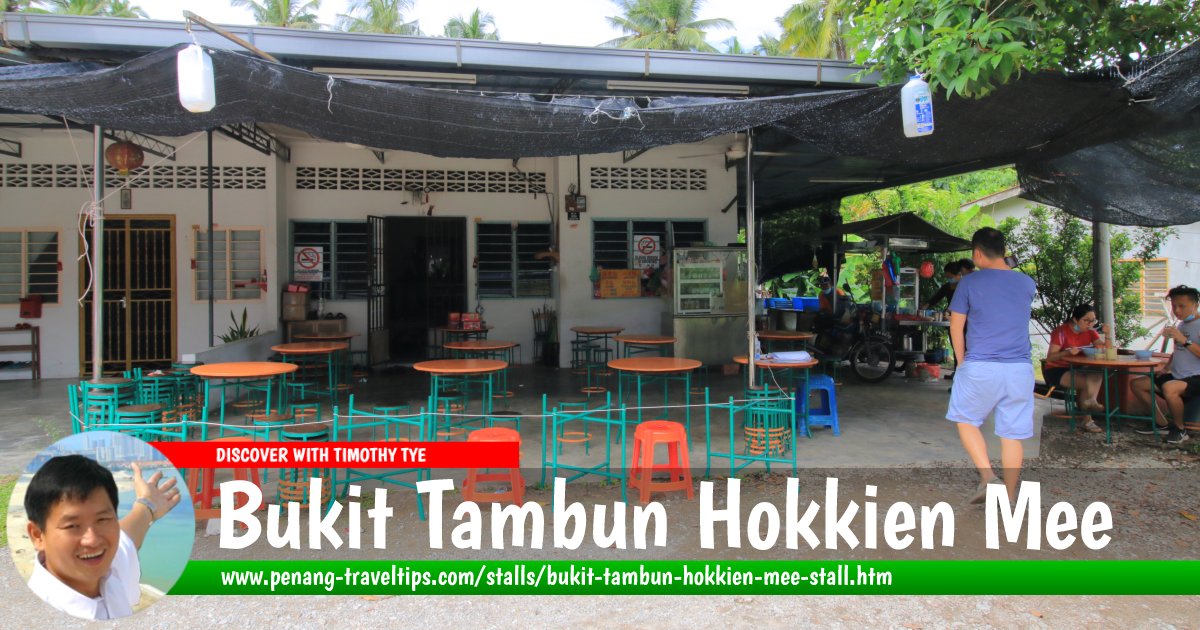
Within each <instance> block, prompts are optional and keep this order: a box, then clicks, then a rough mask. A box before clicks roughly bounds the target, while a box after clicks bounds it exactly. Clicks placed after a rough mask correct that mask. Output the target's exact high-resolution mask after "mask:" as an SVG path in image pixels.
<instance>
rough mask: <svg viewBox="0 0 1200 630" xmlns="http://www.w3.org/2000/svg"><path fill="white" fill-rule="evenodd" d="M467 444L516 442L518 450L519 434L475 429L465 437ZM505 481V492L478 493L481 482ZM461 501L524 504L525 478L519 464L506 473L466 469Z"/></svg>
mask: <svg viewBox="0 0 1200 630" xmlns="http://www.w3.org/2000/svg"><path fill="white" fill-rule="evenodd" d="M467 441H468V442H516V443H517V449H518V450H520V448H521V447H520V444H521V434H520V433H517V432H516V431H515V430H513V429H509V428H506V427H490V428H487V429H477V430H475V431H472V432H471V434H470V435H468V436H467ZM494 481H507V482H508V485H509V489H508V491H507V492H494V493H493V492H479V491H478V484H479V483H482V482H494ZM462 495H463V499H464V500H466V501H474V502H476V503H479V502H480V501H488V502H499V501H512V502H513V503H515V504H517V505H521V504H522V503H524V502H525V477H524V476H522V475H521V468H520V464H519V463H518V464H517V468H510V469H509V470H508V472H506V473H480V472H479V469H478V468H468V469H467V480H466V481H464V482H463V489H462Z"/></svg>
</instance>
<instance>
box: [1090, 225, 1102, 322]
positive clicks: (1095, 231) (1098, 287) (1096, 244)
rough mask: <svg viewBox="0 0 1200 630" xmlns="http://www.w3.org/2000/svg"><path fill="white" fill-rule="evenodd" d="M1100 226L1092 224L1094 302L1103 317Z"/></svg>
mask: <svg viewBox="0 0 1200 630" xmlns="http://www.w3.org/2000/svg"><path fill="white" fill-rule="evenodd" d="M1100 225H1101V224H1100V223H1097V222H1095V221H1093V222H1092V302H1093V303H1094V304H1095V306H1096V312H1097V313H1099V314H1100V315H1101V316H1103V315H1104V311H1103V310H1102V309H1103V304H1102V300H1103V295H1104V282H1103V281H1102V280H1101V279H1100V240H1101V236H1100Z"/></svg>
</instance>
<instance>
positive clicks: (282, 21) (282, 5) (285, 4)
mask: <svg viewBox="0 0 1200 630" xmlns="http://www.w3.org/2000/svg"><path fill="white" fill-rule="evenodd" d="M229 4H231V5H233V6H235V7H245V8H247V9H250V12H251V13H253V14H254V21H255V22H257V23H258V24H259V25H260V26H282V27H285V28H320V26H321V25H320V24H317V14H316V13H315V11H316V10H317V9H319V8H321V0H229Z"/></svg>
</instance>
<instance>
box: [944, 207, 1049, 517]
mask: <svg viewBox="0 0 1200 630" xmlns="http://www.w3.org/2000/svg"><path fill="white" fill-rule="evenodd" d="M971 245H972V247H973V249H974V254H973V258H974V262H975V266H976V268H977V271H975V272H974V273H971V274H968V275H966V276H964V277H963V278H962V280H960V281H959V282H958V288H957V289H956V290H955V292H954V298H953V299H952V300H951V302H950V339H951V340H952V342H953V345H954V356H955V360H957V361H958V365H959V368H958V371H957V373H956V374H955V375H954V389H953V390H952V391H951V393H950V407H949V409H947V410H946V419H947V420H950V421H952V422H956V423H958V436H959V438H960V439H961V440H962V443H963V448H965V449H966V451H967V455H968V456H969V457H970V458H971V462H972V463H973V464H975V467H976V469H978V470H979V476H980V483H979V488H978V489H977V490H976V491H975V494H974V495H972V496H971V499H970V501H971V503H981V502H983V500H984V497H985V495H986V491H987V484H989V483H991V482H992V481H993V480H994V479H996V473H995V472H993V470H992V463H991V460H990V459H988V452H987V444H986V443H985V442H984V440H983V433H982V432H981V431H980V430H979V427H980V426H981V425H982V424H983V421H984V420H986V419H987V417H988V416H989V415H992V414H993V413H994V415H995V432H996V435H997V436H999V437H1000V465H1001V467H1002V469H1003V470H1004V484H1005V485H1006V486H1007V488H1008V495H1009V497H1011V498H1015V497H1016V494H1017V482H1018V478H1019V476H1020V472H1021V464H1022V460H1023V459H1024V449H1023V448H1022V445H1021V440H1024V439H1027V438H1030V437H1033V362H1032V359H1031V347H1030V344H1029V315H1030V310H1031V308H1032V304H1033V298H1034V295H1035V294H1036V291H1037V287H1036V286H1035V285H1034V283H1033V280H1031V279H1030V278H1029V276H1026V275H1025V274H1023V273H1020V272H1018V271H1013V270H1012V269H1011V268H1010V267H1009V266H1008V263H1007V262H1006V261H1005V259H1004V254H1005V243H1004V234H1002V233H1001V232H1000V231H999V230H996V229H994V228H983V229H981V230H979V231H977V232H975V235H974V236H972V237H971ZM968 321H969V322H970V324H971V325H970V328H969V329H968V327H967V322H968Z"/></svg>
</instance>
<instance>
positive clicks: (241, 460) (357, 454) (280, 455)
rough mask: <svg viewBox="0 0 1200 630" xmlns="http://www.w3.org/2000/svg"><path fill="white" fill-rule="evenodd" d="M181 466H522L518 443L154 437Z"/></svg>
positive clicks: (158, 444)
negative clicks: (169, 439) (165, 439)
mask: <svg viewBox="0 0 1200 630" xmlns="http://www.w3.org/2000/svg"><path fill="white" fill-rule="evenodd" d="M153 446H154V447H155V448H157V449H158V450H160V451H162V453H163V454H164V455H166V456H167V458H168V459H170V460H171V463H173V464H175V467H176V468H516V467H518V466H519V464H518V462H519V460H520V456H521V453H520V447H519V445H518V444H517V443H516V442H253V441H250V440H246V441H244V442H243V441H222V442H154V443H153Z"/></svg>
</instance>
